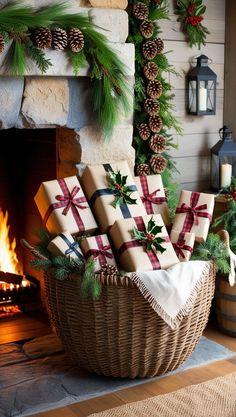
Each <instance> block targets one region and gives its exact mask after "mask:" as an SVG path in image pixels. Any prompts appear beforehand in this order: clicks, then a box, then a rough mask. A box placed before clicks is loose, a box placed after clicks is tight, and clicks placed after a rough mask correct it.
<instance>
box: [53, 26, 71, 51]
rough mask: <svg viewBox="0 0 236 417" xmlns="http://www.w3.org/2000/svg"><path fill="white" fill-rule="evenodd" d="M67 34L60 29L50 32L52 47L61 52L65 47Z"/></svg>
mask: <svg viewBox="0 0 236 417" xmlns="http://www.w3.org/2000/svg"><path fill="white" fill-rule="evenodd" d="M67 42H68V38H67V32H66V31H65V30H64V29H61V28H55V29H54V30H52V46H53V48H54V49H56V50H58V51H63V49H65V48H66V47H67Z"/></svg>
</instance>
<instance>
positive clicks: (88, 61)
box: [0, 2, 131, 138]
mask: <svg viewBox="0 0 236 417" xmlns="http://www.w3.org/2000/svg"><path fill="white" fill-rule="evenodd" d="M37 28H41V29H45V28H46V29H48V30H49V31H53V30H54V29H58V28H60V29H61V30H64V31H67V32H69V31H70V30H71V29H79V30H80V31H81V34H82V35H81V36H83V37H84V47H83V48H82V50H80V51H79V52H77V51H73V50H70V49H69V48H66V49H65V51H66V52H67V56H68V58H69V60H70V62H71V64H72V66H73V69H74V74H75V75H76V76H77V75H78V74H79V71H80V69H81V68H82V67H84V66H86V65H88V66H89V70H88V74H89V77H90V80H91V84H92V100H91V101H92V105H93V111H94V113H95V115H96V118H97V121H98V124H99V125H100V127H101V128H102V129H103V131H104V136H105V138H110V137H111V136H112V134H113V131H114V127H115V125H116V124H117V122H118V120H119V114H120V113H121V111H123V113H124V114H125V115H127V114H128V112H129V111H130V103H131V92H130V88H129V86H128V82H127V71H126V68H125V66H124V64H123V62H122V61H121V60H120V58H119V57H118V54H117V53H116V52H115V51H113V50H112V49H111V47H110V46H109V44H108V41H107V39H106V37H105V36H104V35H102V34H101V33H99V32H98V31H97V30H96V27H95V26H94V25H93V23H92V22H91V21H90V19H89V18H88V17H87V16H85V15H83V14H79V13H68V7H67V5H66V3H65V2H59V3H57V4H53V5H49V6H47V7H44V8H41V9H39V10H36V11H35V10H32V9H31V8H30V7H27V6H21V5H20V3H17V2H13V3H10V4H9V5H7V6H5V7H3V8H2V9H0V37H1V40H2V43H5V44H10V48H9V51H8V52H7V54H6V58H5V62H4V66H5V68H6V71H7V72H8V73H9V74H12V75H14V76H24V75H25V74H26V73H27V69H28V65H29V61H30V60H32V61H34V62H35V64H36V66H37V67H38V68H39V69H40V71H41V73H42V74H45V73H46V72H47V70H48V68H49V67H50V66H51V65H52V63H51V61H50V59H47V58H46V56H45V52H44V51H43V50H42V49H40V48H39V47H37V45H35V44H34V42H33V34H34V30H35V29H37ZM0 52H1V51H0Z"/></svg>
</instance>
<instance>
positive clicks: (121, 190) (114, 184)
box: [107, 171, 137, 208]
mask: <svg viewBox="0 0 236 417" xmlns="http://www.w3.org/2000/svg"><path fill="white" fill-rule="evenodd" d="M107 175H108V182H109V188H110V189H111V190H112V191H114V196H115V198H114V201H113V202H112V206H113V207H115V208H116V207H120V206H121V205H122V204H137V199H135V198H132V197H131V194H132V193H133V192H134V190H133V188H132V187H131V186H130V185H126V182H127V178H128V175H121V172H120V171H117V172H114V171H109V172H108V174H107Z"/></svg>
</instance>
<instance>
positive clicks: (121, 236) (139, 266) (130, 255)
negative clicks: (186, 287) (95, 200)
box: [110, 214, 179, 272]
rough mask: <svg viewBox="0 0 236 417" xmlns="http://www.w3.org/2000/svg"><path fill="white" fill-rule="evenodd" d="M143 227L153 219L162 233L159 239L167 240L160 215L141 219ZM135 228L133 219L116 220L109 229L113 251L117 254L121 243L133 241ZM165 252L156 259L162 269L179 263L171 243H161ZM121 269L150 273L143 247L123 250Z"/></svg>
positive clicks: (150, 268) (150, 264)
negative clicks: (160, 227)
mask: <svg viewBox="0 0 236 417" xmlns="http://www.w3.org/2000/svg"><path fill="white" fill-rule="evenodd" d="M142 218H143V220H144V223H145V225H146V226H147V224H148V221H149V220H150V219H151V218H153V220H154V221H155V222H156V224H158V225H159V226H162V231H161V233H160V237H163V238H168V234H167V230H166V228H165V226H164V223H163V220H162V217H161V215H160V214H154V215H148V216H143V217H142ZM134 226H136V223H135V220H134V219H122V220H117V221H116V222H115V224H114V225H113V226H112V227H111V229H110V236H111V238H112V241H113V244H114V247H115V250H116V251H117V252H118V251H119V248H120V246H121V245H122V243H123V242H130V241H134V239H133V238H132V230H133V227H134ZM161 245H162V246H163V247H164V248H165V249H166V250H165V252H163V253H162V254H161V253H158V254H157V257H158V260H159V262H160V264H161V268H162V269H166V268H169V267H170V266H172V265H175V264H177V263H178V262H179V259H178V257H177V256H176V254H175V251H174V248H173V246H172V243H171V242H170V241H169V242H163V243H162V244H161ZM120 264H121V268H122V269H124V270H125V271H127V272H138V271H150V270H152V269H153V267H152V263H151V261H150V259H149V257H148V255H147V253H146V252H145V248H144V247H143V246H138V247H134V248H130V249H127V250H125V252H123V254H122V255H121V256H120Z"/></svg>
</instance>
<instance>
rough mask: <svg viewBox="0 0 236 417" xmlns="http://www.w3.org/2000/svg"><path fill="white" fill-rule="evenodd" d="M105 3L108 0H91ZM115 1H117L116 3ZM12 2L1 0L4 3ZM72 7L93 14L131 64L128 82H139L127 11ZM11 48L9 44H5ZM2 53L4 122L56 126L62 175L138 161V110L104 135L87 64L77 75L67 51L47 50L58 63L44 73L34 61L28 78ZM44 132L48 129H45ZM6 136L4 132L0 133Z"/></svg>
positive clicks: (0, 123) (0, 124)
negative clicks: (9, 69)
mask: <svg viewBox="0 0 236 417" xmlns="http://www.w3.org/2000/svg"><path fill="white" fill-rule="evenodd" d="M91 1H92V3H95V4H96V5H97V4H102V2H104V0H91ZM113 1H114V3H113ZM53 2H54V3H55V2H56V0H54V1H50V0H42V1H40V2H39V1H36V0H25V1H24V4H27V5H31V6H33V7H34V6H35V7H38V5H39V4H40V7H42V6H45V5H47V4H51V3H53ZM7 3H9V1H8V0H0V7H1V6H4V5H6V4H7ZM109 3H110V4H111V6H114V7H117V6H118V7H122V3H123V7H124V6H125V2H124V0H119V2H118V1H117V0H112V1H110V2H109ZM68 6H70V7H71V10H72V11H76V12H81V13H85V14H88V16H89V17H91V18H92V19H93V22H94V24H95V25H97V26H99V27H100V28H104V30H102V29H98V30H100V31H101V32H103V33H104V34H105V36H106V37H107V39H108V41H109V43H110V45H111V47H112V48H114V50H116V51H117V52H118V55H119V57H120V59H121V60H122V61H123V62H124V66H125V67H126V68H127V73H128V82H129V85H130V86H131V87H132V86H133V82H134V45H133V44H126V43H125V41H126V39H127V36H128V14H127V13H126V11H125V10H122V9H118V8H109V9H108V8H106V9H105V8H97V7H96V8H93V7H91V4H89V3H88V1H87V0H70V1H69V2H68ZM6 51H7V50H6ZM6 51H4V53H2V54H1V55H0V128H1V129H9V128H12V127H15V128H18V129H28V128H31V129H32V128H33V129H34V128H39V129H43V128H55V127H56V128H57V131H58V134H57V138H58V146H57V149H58V161H59V164H58V176H60V177H62V176H67V175H72V174H79V173H80V169H81V168H83V166H84V165H86V164H90V163H103V162H107V161H110V162H112V161H116V160H120V159H126V160H128V162H129V164H130V166H131V167H133V164H134V149H133V148H132V145H131V144H132V134H133V126H132V119H133V113H132V112H131V113H130V114H129V116H128V117H124V115H123V114H120V120H119V124H118V125H117V126H116V127H115V130H114V134H113V136H112V138H111V140H110V141H109V142H108V141H104V137H103V133H102V131H101V130H100V129H99V127H98V126H96V124H95V123H94V115H93V114H92V111H91V99H90V80H89V78H88V77H87V73H88V68H83V69H82V70H81V71H80V73H79V76H78V77H74V74H73V69H72V67H71V65H70V63H69V62H68V59H67V57H66V54H65V53H64V52H58V51H54V50H48V51H47V52H46V57H47V58H50V59H51V61H52V63H53V66H52V67H50V68H49V70H48V71H47V73H46V74H45V75H43V76H41V75H40V72H39V70H38V68H36V67H35V66H34V64H32V63H29V67H28V70H27V74H26V76H25V77H24V78H14V77H11V76H8V75H7V74H6V73H5V72H4V67H3V65H2V64H3V62H4V58H5V54H6ZM42 134H43V132H42ZM0 136H1V133H0Z"/></svg>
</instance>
